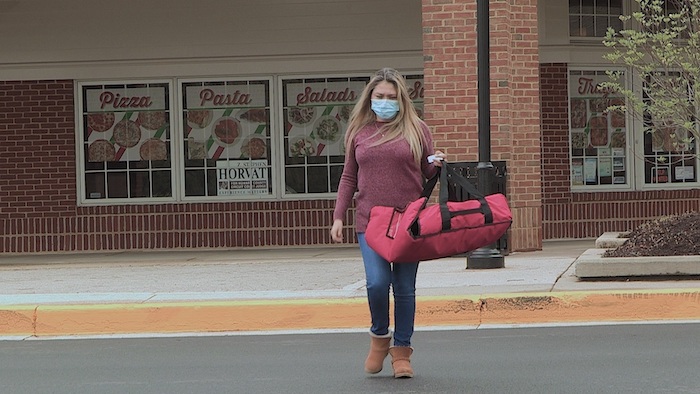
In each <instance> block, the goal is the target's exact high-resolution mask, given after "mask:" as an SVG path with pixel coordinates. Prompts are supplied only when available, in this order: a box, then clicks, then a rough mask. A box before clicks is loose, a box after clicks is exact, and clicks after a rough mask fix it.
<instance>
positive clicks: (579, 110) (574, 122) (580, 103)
mask: <svg viewBox="0 0 700 394" xmlns="http://www.w3.org/2000/svg"><path fill="white" fill-rule="evenodd" d="M587 118H588V113H587V112H586V100H581V99H571V128H572V129H582V128H584V127H586V119H587Z"/></svg>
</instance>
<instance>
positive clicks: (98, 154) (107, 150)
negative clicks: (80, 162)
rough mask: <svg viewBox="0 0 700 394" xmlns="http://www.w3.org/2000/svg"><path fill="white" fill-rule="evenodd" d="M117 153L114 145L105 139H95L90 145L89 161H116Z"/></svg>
mask: <svg viewBox="0 0 700 394" xmlns="http://www.w3.org/2000/svg"><path fill="white" fill-rule="evenodd" d="M116 154H117V151H116V149H115V148H114V145H113V144H112V143H111V142H109V141H107V140H105V139H99V140H96V141H93V142H92V143H91V144H90V145H89V146H88V161H89V162H93V163H94V162H106V161H114V158H115V157H116Z"/></svg>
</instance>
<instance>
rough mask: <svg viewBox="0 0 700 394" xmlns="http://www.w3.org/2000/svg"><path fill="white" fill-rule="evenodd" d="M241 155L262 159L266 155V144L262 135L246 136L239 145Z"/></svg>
mask: <svg viewBox="0 0 700 394" xmlns="http://www.w3.org/2000/svg"><path fill="white" fill-rule="evenodd" d="M241 155H242V156H243V157H245V158H248V159H253V160H255V159H262V158H265V157H267V144H266V143H265V140H264V139H263V138H262V137H258V136H257V135H253V136H251V137H248V138H247V139H246V141H245V142H244V143H243V146H241Z"/></svg>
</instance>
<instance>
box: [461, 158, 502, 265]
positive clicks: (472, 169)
mask: <svg viewBox="0 0 700 394" xmlns="http://www.w3.org/2000/svg"><path fill="white" fill-rule="evenodd" d="M450 164H451V165H452V167H454V169H455V170H456V171H457V173H459V174H460V175H462V176H463V177H465V178H466V179H467V180H468V181H469V182H471V184H472V185H474V187H475V188H477V189H478V186H477V185H478V183H477V182H478V175H477V174H478V171H477V165H478V164H479V163H478V162H475V161H469V162H450ZM491 164H492V165H493V167H494V173H493V175H492V178H491V179H492V181H493V183H492V184H491V188H490V189H491V192H493V193H501V194H503V195H504V196H506V197H508V195H506V177H507V175H508V172H507V170H506V162H505V161H492V162H491ZM448 190H449V200H450V201H466V200H471V199H473V197H472V196H470V195H469V193H466V192H465V191H464V190H463V189H462V188H461V187H458V186H456V185H454V184H450V185H449V188H448ZM496 249H498V250H499V252H500V253H501V254H502V255H503V256H507V255H508V253H509V252H510V249H509V246H508V232H506V233H505V234H503V236H502V237H501V238H499V239H498V241H497V242H496Z"/></svg>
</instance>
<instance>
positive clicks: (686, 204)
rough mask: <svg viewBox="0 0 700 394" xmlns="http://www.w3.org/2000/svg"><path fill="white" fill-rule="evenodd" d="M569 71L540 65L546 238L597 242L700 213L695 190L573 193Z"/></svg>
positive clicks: (699, 196) (554, 65) (560, 66)
mask: <svg viewBox="0 0 700 394" xmlns="http://www.w3.org/2000/svg"><path fill="white" fill-rule="evenodd" d="M567 73H568V65H567V64H562V63H549V64H542V65H541V66H540V80H541V82H540V84H541V87H542V88H541V89H542V190H543V192H542V201H543V204H544V215H543V231H544V234H543V235H544V237H545V238H546V239H553V238H595V237H598V236H600V235H601V234H602V233H604V232H606V231H629V230H632V229H634V228H635V227H637V226H639V225H640V224H642V223H644V222H646V221H649V220H651V219H654V218H657V217H660V216H665V215H671V214H677V213H683V212H688V211H697V210H700V190H698V189H693V190H659V191H631V192H595V193H571V191H570V178H569V174H570V172H569V118H568V116H569V115H568V111H569V107H568V84H567Z"/></svg>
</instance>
